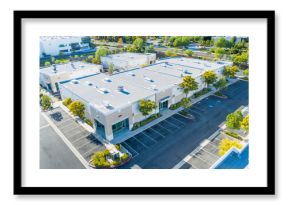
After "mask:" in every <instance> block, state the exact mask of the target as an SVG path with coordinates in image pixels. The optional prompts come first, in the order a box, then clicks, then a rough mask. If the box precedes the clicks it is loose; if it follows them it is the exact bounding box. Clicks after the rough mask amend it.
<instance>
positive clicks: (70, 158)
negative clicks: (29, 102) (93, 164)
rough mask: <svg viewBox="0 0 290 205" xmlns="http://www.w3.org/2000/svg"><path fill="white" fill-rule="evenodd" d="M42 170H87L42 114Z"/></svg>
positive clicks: (40, 146)
mask: <svg viewBox="0 0 290 205" xmlns="http://www.w3.org/2000/svg"><path fill="white" fill-rule="evenodd" d="M39 117H40V125H39V126H40V144H39V152H40V166H39V167H40V169H85V167H84V165H83V164H82V163H81V162H80V161H79V160H78V158H77V157H76V156H75V155H74V153H73V152H72V151H71V150H70V149H69V148H68V147H67V145H66V144H65V143H64V142H63V141H62V139H61V138H60V137H59V136H58V134H57V133H56V132H55V131H54V130H53V128H52V127H51V126H50V125H49V123H48V122H47V121H46V119H44V117H43V116H42V115H41V114H40V116H39Z"/></svg>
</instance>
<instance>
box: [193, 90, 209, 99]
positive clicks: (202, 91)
mask: <svg viewBox="0 0 290 205" xmlns="http://www.w3.org/2000/svg"><path fill="white" fill-rule="evenodd" d="M210 91H211V90H210V89H209V88H203V89H202V90H201V91H199V92H197V93H195V94H194V97H195V98H198V97H200V96H202V95H205V94H207V93H208V92H210Z"/></svg>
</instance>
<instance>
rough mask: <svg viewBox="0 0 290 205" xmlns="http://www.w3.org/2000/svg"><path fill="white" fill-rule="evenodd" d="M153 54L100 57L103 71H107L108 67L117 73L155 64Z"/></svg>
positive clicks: (122, 54) (124, 54)
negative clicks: (117, 71) (111, 67)
mask: <svg viewBox="0 0 290 205" xmlns="http://www.w3.org/2000/svg"><path fill="white" fill-rule="evenodd" d="M155 61H156V54H155V53H119V54H112V55H107V56H103V57H101V62H102V65H103V67H104V69H108V68H109V66H110V65H112V66H113V68H114V69H117V70H119V71H126V70H131V69H134V68H140V67H142V66H145V65H150V64H153V63H155Z"/></svg>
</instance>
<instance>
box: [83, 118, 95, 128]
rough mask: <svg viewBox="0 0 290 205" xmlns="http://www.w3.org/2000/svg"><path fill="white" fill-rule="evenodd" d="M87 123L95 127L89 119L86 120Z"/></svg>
mask: <svg viewBox="0 0 290 205" xmlns="http://www.w3.org/2000/svg"><path fill="white" fill-rule="evenodd" d="M85 123H87V124H88V125H90V126H91V127H94V126H93V122H92V121H91V120H90V119H88V118H85Z"/></svg>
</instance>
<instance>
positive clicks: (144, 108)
mask: <svg viewBox="0 0 290 205" xmlns="http://www.w3.org/2000/svg"><path fill="white" fill-rule="evenodd" d="M156 108H157V105H156V103H155V102H154V101H151V100H144V99H143V100H140V102H139V111H140V112H141V113H142V115H143V116H147V115H149V114H150V113H151V112H152V111H153V110H155V109H156Z"/></svg>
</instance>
